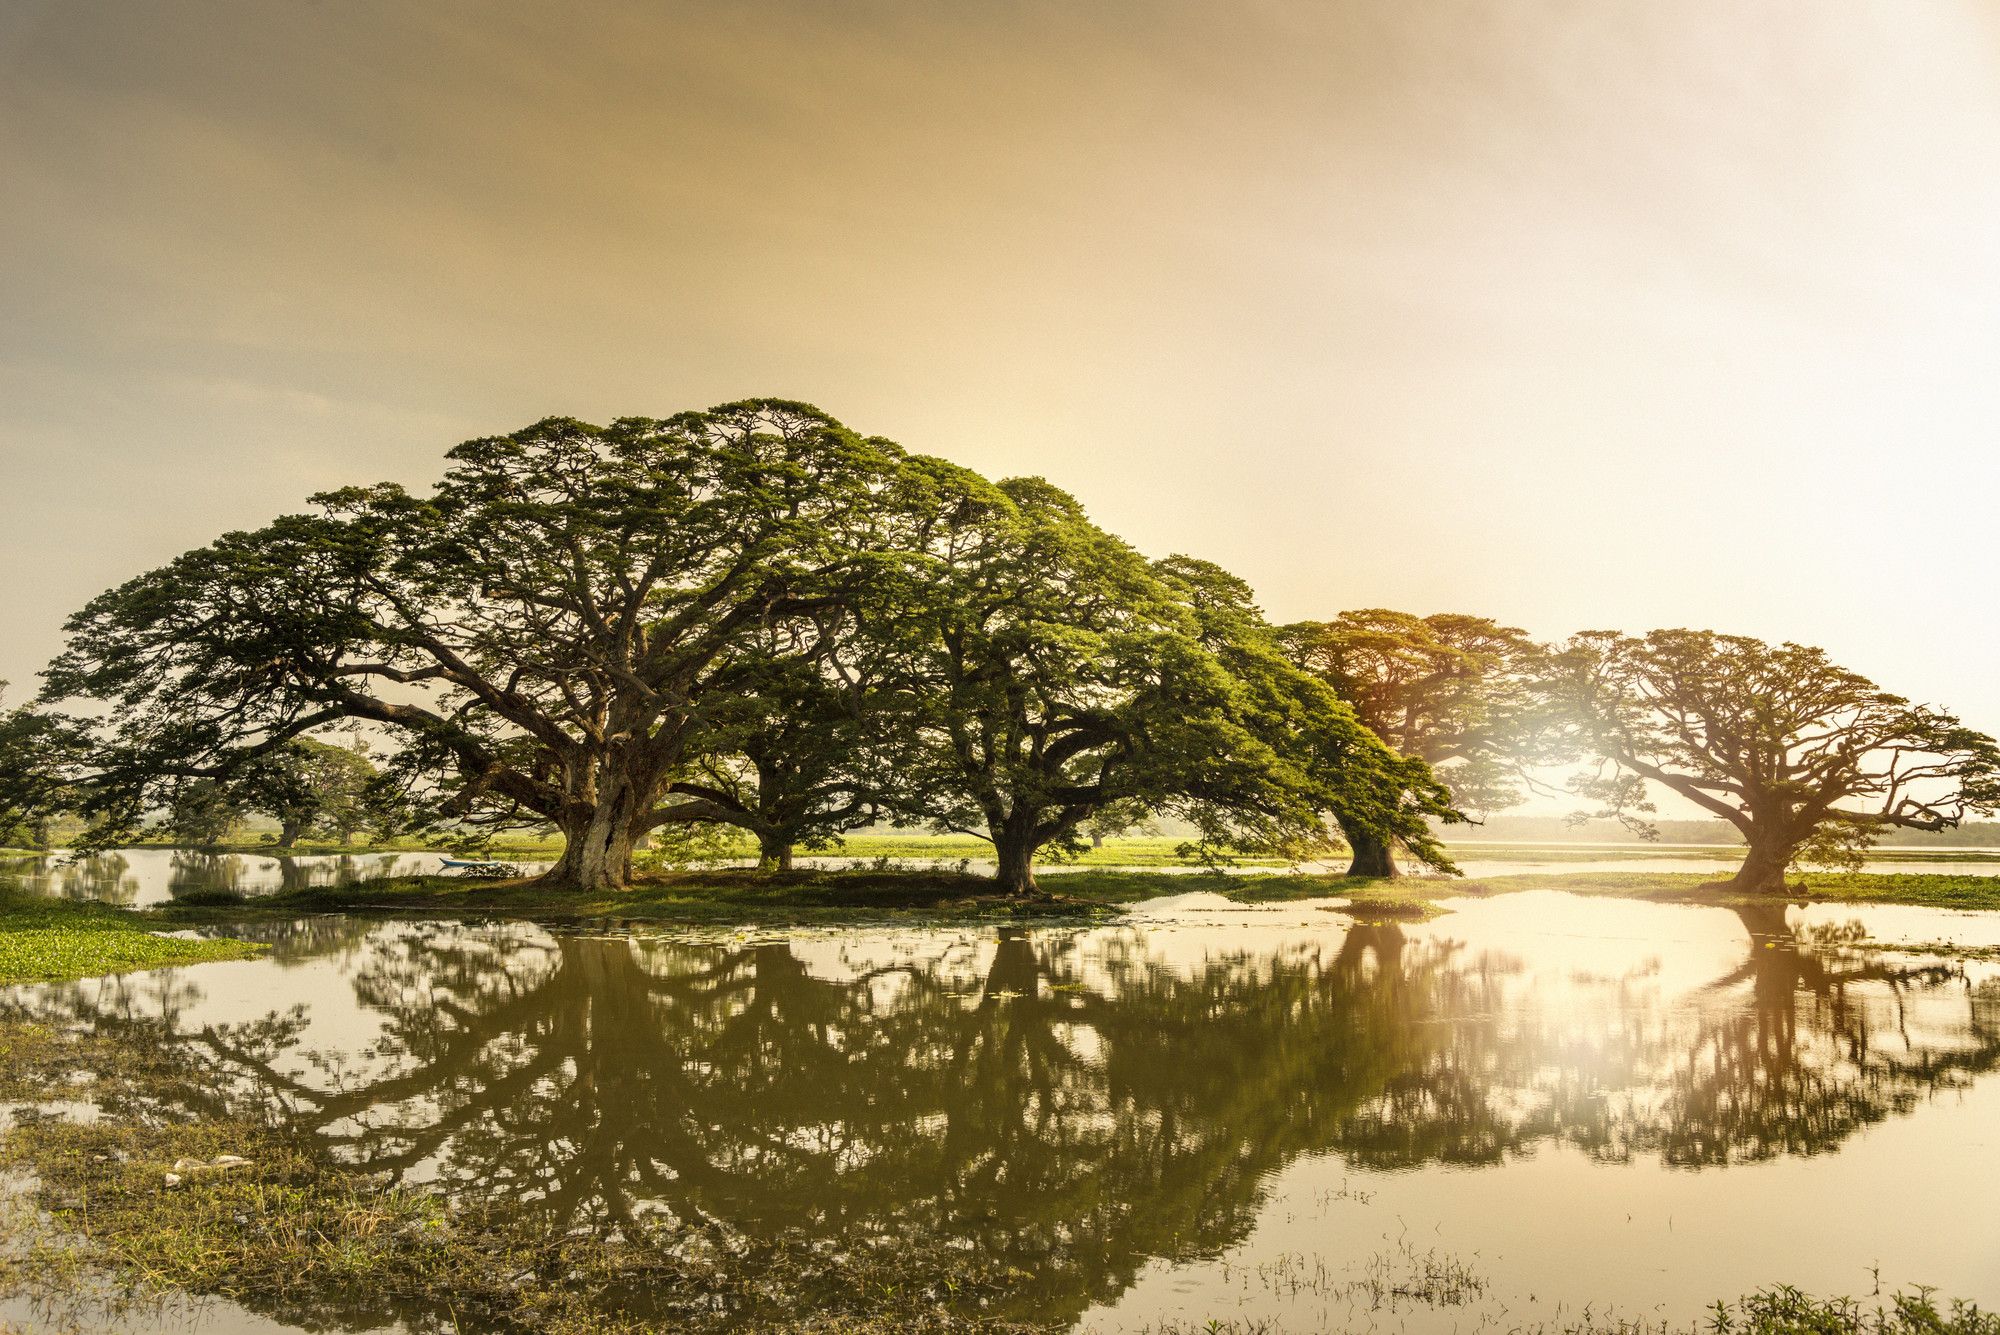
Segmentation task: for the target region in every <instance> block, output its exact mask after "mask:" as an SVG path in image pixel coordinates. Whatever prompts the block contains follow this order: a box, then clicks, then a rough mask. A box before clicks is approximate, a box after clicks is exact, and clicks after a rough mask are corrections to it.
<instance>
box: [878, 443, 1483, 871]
mask: <svg viewBox="0 0 2000 1335" xmlns="http://www.w3.org/2000/svg"><path fill="white" fill-rule="evenodd" d="M922 462H923V465H924V466H925V467H926V468H927V469H928V471H929V474H930V477H931V486H930V490H929V492H928V514H927V515H926V516H925V517H923V518H922V519H921V520H920V521H917V522H915V523H914V524H913V539H914V543H913V550H915V551H917V552H920V553H921V554H922V556H923V557H924V560H923V561H921V562H913V563H912V564H910V565H908V566H906V567H904V568H903V569H902V572H901V575H902V578H901V581H900V582H899V583H898V584H896V585H885V586H883V587H882V588H881V589H879V590H878V591H877V592H878V595H879V597H878V599H877V601H875V602H873V603H871V604H868V605H867V606H865V607H864V608H863V610H862V611H861V613H860V614H859V615H860V626H859V635H858V639H859V640H860V641H862V642H864V643H867V642H876V643H881V644H885V645H887V646H889V652H888V653H887V654H886V655H885V656H884V657H885V660H886V661H887V662H888V663H889V664H890V668H889V671H890V672H891V673H892V675H893V676H894V678H895V679H896V680H898V681H900V682H902V683H904V684H905V687H906V689H907V692H908V696H909V700H910V706H909V707H910V710H911V719H912V722H913V724H914V728H915V732H916V735H917V737H918V739H919V744H918V746H917V749H916V750H915V752H914V753H913V755H912V758H911V760H910V761H909V762H908V763H907V764H906V765H904V766H903V767H901V769H900V770H899V774H900V778H901V786H900V789H899V792H898V795H897V798H896V801H897V803H898V805H899V806H900V808H901V809H902V810H903V811H905V812H909V813H913V814H915V815H918V816H921V817H923V818H926V819H928V820H930V821H931V822H933V823H934V824H936V825H938V826H940V827H942V828H945V829H950V830H958V831H964V832H967V833H974V834H979V835H981V836H982V837H985V838H988V839H990V840H991V841H992V843H993V847H994V855H995V858H996V861H997V863H998V867H999V879H1000V882H1001V884H1002V886H1003V887H1005V888H1007V889H1009V890H1024V889H1028V888H1032V887H1033V885H1034V866H1035V860H1036V858H1037V856H1038V854H1039V853H1040V852H1041V851H1042V850H1043V849H1045V848H1049V847H1051V846H1053V847H1054V848H1056V849H1058V850H1062V851H1072V850H1074V849H1076V848H1077V847H1078V846H1079V840H1080V833H1079V832H1080V830H1081V829H1082V827H1083V826H1084V824H1085V822H1087V821H1089V820H1090V819H1092V818H1093V817H1095V816H1097V815H1098V814H1099V813H1102V812H1106V811H1123V812H1131V811H1138V810H1150V811H1169V812H1173V813H1176V814H1179V815H1182V816H1184V817H1186V818H1189V819H1191V820H1193V821H1195V822H1196V823H1197V824H1198V826H1199V827H1200V828H1201V829H1202V831H1203V833H1204V835H1205V840H1204V842H1206V843H1208V844H1210V845H1211V846H1213V845H1222V844H1233V845H1236V846H1238V847H1245V846H1260V847H1272V846H1283V845H1285V844H1286V843H1287V842H1289V841H1293V840H1296V839H1298V838H1300V837H1304V836H1306V835H1308V834H1309V833H1310V832H1311V831H1314V830H1316V829H1318V828H1319V826H1320V822H1321V818H1322V813H1323V812H1324V811H1325V810H1327V809H1328V808H1329V807H1330V806H1331V805H1333V803H1334V802H1335V801H1336V798H1335V797H1334V796H1333V794H1334V793H1335V792H1336V791H1337V792H1338V793H1340V794H1341V795H1342V798H1344V800H1346V801H1347V802H1348V803H1349V804H1350V805H1351V806H1352V807H1353V808H1354V812H1355V819H1356V820H1357V821H1361V820H1371V821H1373V822H1374V823H1375V827H1376V828H1379V829H1381V830H1383V831H1384V837H1393V836H1394V835H1395V834H1407V835H1408V836H1409V837H1410V838H1411V839H1412V840H1413V841H1415V842H1416V843H1417V845H1418V846H1419V847H1421V848H1424V849H1425V851H1426V852H1427V853H1434V854H1435V856H1436V860H1438V861H1439V862H1440V863H1442V862H1443V857H1442V852H1441V850H1437V849H1436V847H1435V844H1434V843H1431V842H1430V841H1429V840H1428V832H1427V827H1426V826H1425V825H1424V822H1423V820H1422V814H1421V813H1422V812H1423V811H1436V812H1438V813H1440V814H1442V813H1443V812H1444V811H1446V810H1447V807H1446V805H1445V801H1444V794H1443V790H1442V789H1440V788H1438V787H1437V786H1436V784H1435V783H1434V782H1433V781H1432V780H1431V779H1430V777H1429V773H1428V770H1427V769H1426V768H1425V767H1424V765H1423V764H1422V762H1420V761H1417V762H1411V763H1409V764H1404V763H1402V762H1401V761H1400V760H1399V759H1398V758H1397V757H1395V756H1394V755H1393V754H1391V753H1390V752H1389V751H1388V750H1387V749H1386V748H1384V747H1383V746H1382V745H1381V743H1380V742H1379V741H1377V740H1376V739H1375V738H1374V737H1373V736H1372V735H1371V734H1369V733H1368V731H1367V730H1366V729H1365V728H1364V727H1362V726H1361V724H1360V723H1359V722H1358V721H1357V720H1356V719H1355V717H1354V715H1353V712H1352V711H1351V710H1349V709H1348V708H1347V707H1346V706H1345V705H1343V704H1341V703H1340V702H1339V701H1338V700H1337V699H1335V698H1334V697H1333V696H1332V694H1331V693H1330V692H1328V691H1326V690H1324V689H1322V688H1319V687H1318V686H1317V684H1316V683H1314V682H1312V681H1311V680H1310V679H1308V678H1307V677H1305V676H1304V674H1302V673H1299V672H1297V671H1296V670H1294V669H1292V668H1291V667H1290V666H1289V665H1288V664H1286V663H1285V662H1284V661H1283V659H1282V658H1281V657H1280V656H1279V655H1278V654H1277V652H1276V646H1275V642H1274V640H1273V639H1272V637H1271V635H1270V632H1269V628H1268V627H1267V626H1265V625H1264V624H1263V622H1262V619H1261V617H1260V616H1259V615H1258V614H1257V613H1256V611H1255V609H1254V607H1252V606H1250V604H1249V591H1248V589H1247V587H1246V586H1244V585H1242V583H1241V581H1238V580H1235V579H1234V578H1233V577H1231V576H1228V575H1226V574H1224V573H1223V572H1221V571H1220V570H1218V569H1217V568H1216V567H1214V566H1211V565H1208V564H1207V563H1204V562H1194V561H1190V560H1188V559H1186V558H1173V559H1171V560H1169V561H1165V562H1159V563H1149V562H1148V561H1146V559H1145V558H1144V557H1142V556H1140V555H1139V554H1138V553H1137V552H1135V551H1134V550H1132V548H1130V547H1129V546H1127V545H1126V544H1125V543H1123V542H1122V541H1120V540H1119V539H1117V538H1115V537H1113V536H1112V535H1111V534H1109V533H1106V532H1105V531H1104V530H1102V529H1100V528H1098V527H1097V526H1096V525H1095V524H1093V523H1091V522H1090V520H1089V518H1088V517H1087V516H1086V515H1085V514H1084V512H1083V509H1082V507H1081V506H1080V505H1078V504H1077V502H1076V501H1075V499H1074V498H1072V497H1070V496H1069V495H1067V494H1065V493H1064V492H1062V491H1060V490H1059V489H1057V488H1056V487H1054V486H1052V485H1050V484H1049V483H1048V482H1046V481H1043V480H1042V479H1040V478H1019V479H1014V480H1011V481H1007V482H1002V483H999V484H997V485H994V484H988V483H986V482H985V481H984V480H983V479H980V478H978V477H977V476H976V475H973V474H970V473H968V472H966V471H965V470H962V469H956V468H953V467H952V466H950V465H946V464H941V463H938V462H937V461H922ZM915 494H916V493H915V492H913V495H915ZM915 508H916V507H914V506H913V510H914V509H915Z"/></svg>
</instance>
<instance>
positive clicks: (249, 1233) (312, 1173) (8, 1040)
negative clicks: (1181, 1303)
mask: <svg viewBox="0 0 2000 1335" xmlns="http://www.w3.org/2000/svg"><path fill="white" fill-rule="evenodd" d="M79 1070H88V1071H90V1072H92V1073H93V1074H94V1076H95V1079H94V1080H92V1081H91V1082H90V1084H89V1094H90V1097H91V1099H92V1100H93V1101H94V1103H95V1104H96V1105H97V1107H98V1108H99V1109H101V1110H103V1114H104V1115H102V1116H100V1117H99V1118H97V1119H96V1120H94V1121H83V1122H78V1121H71V1120H68V1119H66V1118H63V1117H59V1116H38V1115H36V1113H35V1110H34V1109H33V1108H32V1107H31V1108H29V1109H26V1110H24V1111H17V1113H16V1114H15V1119H16V1123H17V1124H16V1125H15V1126H14V1127H13V1129H12V1130H11V1131H9V1132H8V1133H7V1135H6V1137H5V1138H4V1140H0V1167H5V1168H8V1169H12V1170H15V1171H26V1172H28V1173H31V1174H32V1175H33V1181H34V1183H35V1186H34V1188H33V1192H34V1205H35V1206H36V1207H37V1208H38V1209H39V1211H40V1212H42V1221H41V1224H40V1226H39V1228H38V1229H37V1228H34V1227H23V1226H19V1225H17V1227H16V1230H15V1232H16V1236H15V1237H14V1238H13V1239H11V1240H10V1241H11V1242H12V1243H13V1245H12V1246H10V1247H8V1248H6V1249H0V1291H5V1292H7V1293H10V1294H15V1295H25V1296H29V1297H32V1298H36V1299H37V1300H47V1301H57V1300H60V1299H61V1298H63V1297H64V1296H65V1295H70V1294H78V1293H86V1294H87V1293H93V1292H102V1291H103V1290H104V1289H105V1287H106V1286H105V1280H106V1279H107V1278H108V1279H110V1280H112V1281H115V1283H116V1285H118V1286H121V1287H122V1288H123V1289H124V1290H125V1291H126V1292H127V1293H129V1294H131V1295H133V1296H137V1297H143V1296H145V1295H146V1294H148V1293H156V1292H160V1291H180V1292H187V1293H191V1294H195V1295H220V1296H224V1297H227V1298H230V1299H232V1300H234V1301H236V1302H238V1303H241V1304H243V1305H244V1306H246V1307H248V1308H250V1309H251V1310H253V1311H257V1312H261V1313H264V1314H267V1315H271V1316H274V1317H276V1318H278V1319H280V1320H285V1321H289V1322H292V1323H296V1324H303V1325H306V1326H308V1327H318V1326H323V1325H333V1324H338V1325H344V1326H348V1327H370V1328H372V1327H375V1326H380V1325H385V1324H389V1323H391V1322H402V1323H404V1324H405V1325H406V1326H408V1327H409V1328H412V1329H417V1330H427V1329H428V1330H440V1331H441V1330H466V1329H487V1330H494V1329H502V1328H513V1329H518V1328H523V1327H528V1326H533V1327H536V1328H538V1329H541V1330H545V1331H550V1332H555V1333H557V1335H571V1333H572V1332H574V1333H575V1335H582V1332H599V1331H610V1332H621V1331H634V1332H637V1331H650V1330H673V1331H686V1332H692V1333H694V1335H700V1333H701V1332H708V1331H722V1330H738V1331H740V1330H760V1331H772V1332H790V1331H797V1332H806V1331H815V1332H836V1331H838V1332H851V1335H887V1332H891V1331H898V1332H900V1331H911V1332H919V1333H922V1332H935V1333H936V1335H947V1333H949V1332H973V1331H980V1332H990V1333H991V1335H1007V1333H1008V1332H1029V1331H1036V1330H1039V1329H1041V1328H1040V1327H1036V1326H1033V1325H1026V1324H1021V1323H1018V1322H1010V1321H1000V1320H995V1319H991V1318H987V1317H984V1316H981V1315H979V1313H978V1308H979V1305H980V1301H981V1299H982V1298H986V1297H987V1296H988V1295H993V1294H1001V1293H1004V1292H1005V1291H1006V1290H1007V1289H1009V1288H1010V1287H1012V1286H1016V1285H1017V1282H1018V1280H1019V1279H1021V1278H1023V1276H1020V1275H1018V1274H1017V1273H1016V1272H1012V1271H1009V1270H1007V1269H1006V1268H1005V1267H1003V1266H997V1265H995V1264H993V1263H991V1262H988V1261H985V1260H982V1259H981V1258H979V1257H976V1256H972V1255H968V1254H966V1253H964V1252H962V1251H958V1250H955V1249H944V1248H927V1247H925V1246H923V1245H920V1244H912V1245H899V1246H895V1247H889V1248H871V1247H865V1246H854V1247H851V1248H845V1249H843V1248H838V1247H835V1246H834V1245H832V1243H831V1242H830V1241H828V1240H825V1239H811V1238H805V1237H789V1238H779V1239H777V1240H768V1241H767V1240H756V1239H749V1238H745V1237H742V1236H741V1235H732V1234H728V1233H726V1232H724V1231H721V1230H719V1229H717V1228H716V1227H714V1226H696V1227H690V1226H685V1225H681V1224H678V1223H674V1222H659V1223H657V1224H655V1223H651V1222H647V1221H636V1222H635V1221H627V1224H626V1227H625V1229H624V1231H623V1232H622V1233H620V1232H616V1231H613V1230H609V1229H605V1230H603V1231H599V1230H595V1229H588V1228H585V1229H577V1228H564V1227H562V1226H560V1225H551V1224H548V1223H544V1222H541V1221H538V1220H537V1219H536V1218H534V1217H533V1216H530V1215H526V1214H524V1213H523V1212H522V1211H520V1210H519V1209H518V1208H516V1206H515V1203H514V1202H513V1201H511V1200H507V1199H494V1200H482V1199H457V1200H455V1199H449V1198H447V1197H446V1196H444V1195H442V1194H440V1193H438V1192H435V1191H431V1190H427V1189H422V1188H417V1189H410V1188H394V1187H389V1186H386V1185H385V1184H384V1183H383V1181H382V1180H380V1179H378V1178H375V1177H372V1176H370V1175H368V1174H366V1173H364V1172H361V1171H359V1170H358V1169H355V1168H352V1167H348V1166H344V1165H342V1164H339V1163H336V1162H335V1161H334V1160H333V1159H332V1158H331V1157H330V1156H329V1154H328V1153H327V1151H326V1149H325V1148H324V1146H323V1145H321V1144H320V1143H319V1142H317V1141H315V1140H313V1139H312V1138H310V1137H308V1136H304V1135H299V1134H294V1133H292V1132H290V1131H288V1130H286V1129H285V1128H283V1127H282V1126H279V1125H275V1124H272V1123H268V1122H264V1121H260V1120H257V1119H254V1118H248V1117H243V1116H237V1115H232V1114H230V1113H229V1112H227V1111H226V1110H225V1109H224V1106H223V1104H222V1102H221V1100H220V1098H219V1094H218V1091H216V1090H215V1089H213V1088H211V1087H209V1086H208V1085H207V1084H206V1083H205V1080H204V1077H203V1076H202V1075H201V1074H200V1073H199V1072H197V1071H195V1070H193V1069H191V1068H185V1067H179V1066H176V1065H175V1059H174V1058H172V1057H171V1056H168V1055H166V1054H165V1053H163V1052H161V1051H160V1050H159V1049H157V1048H154V1049H150V1050H149V1049H143V1048H139V1047H137V1046H136V1045H121V1044H120V1043H118V1042H116V1041H114V1040H110V1039H106V1038H101V1037H94V1038H72V1037H67V1036H64V1035H61V1034H57V1033H55V1032H53V1031H50V1030H48V1029H45V1028H42V1027H39V1026H35V1025H31V1024H22V1023H17V1022H0V1097H5V1098H7V1099H9V1100H14V1101H20V1100H31V1101H40V1100H47V1099H50V1098H73V1097H74V1096H75V1092H76V1091H77V1089H78V1086H77V1084H76V1083H75V1082H74V1081H73V1080H72V1079H71V1076H72V1074H73V1073H74V1072H76V1071H79ZM23 1234H28V1235H29V1236H22V1235H23Z"/></svg>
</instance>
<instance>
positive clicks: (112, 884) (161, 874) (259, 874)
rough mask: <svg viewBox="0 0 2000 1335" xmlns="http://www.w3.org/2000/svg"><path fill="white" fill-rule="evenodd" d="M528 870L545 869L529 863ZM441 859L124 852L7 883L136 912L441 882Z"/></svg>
mask: <svg viewBox="0 0 2000 1335" xmlns="http://www.w3.org/2000/svg"><path fill="white" fill-rule="evenodd" d="M522 865H523V867H524V868H526V867H536V866H540V865H543V864H539V863H524V864H522ZM442 870H444V864H443V862H442V861H441V860H440V859H439V855H438V854H436V853H328V854H311V855H307V856H301V857H290V856H287V857H280V856H277V855H276V854H271V853H203V852H200V851H198V850H196V849H190V848H120V849H114V850H113V851H111V852H108V853H100V854H98V855H96V856H94V857H87V858H77V859H74V860H72V859H71V858H70V857H69V856H68V855H66V854H62V853H57V854H56V855H54V856H52V857H17V858H0V876H4V877H6V878H7V879H8V880H10V881H12V882H14V883H16V884H19V885H22V886H25V887H27V888H29V889H32V890H34V891H37V892H39V893H41V894H45V895H56V896H59V897H61V898H64V899H95V900H101V901H103V902H105V903H108V904H122V905H124V906H126V907H128V908H148V907H151V906H153V905H157V904H166V903H170V902H172V901H173V900H175V899H178V898H180V897H181V896H183V895H188V894H193V893H198V892H202V891H217V890H226V891H231V892H234V893H236V894H239V895H268V894H272V893H275V892H276V891H280V890H300V889H305V888H307V887H310V886H320V885H354V884H356V883H358V882H361V881H372V880H378V879H380V878H381V877H384V876H424V875H431V876H434V875H436V874H438V873H439V872H440V871H442Z"/></svg>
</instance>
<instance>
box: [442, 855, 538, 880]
mask: <svg viewBox="0 0 2000 1335" xmlns="http://www.w3.org/2000/svg"><path fill="white" fill-rule="evenodd" d="M438 861H439V862H442V863H443V864H444V865H445V866H447V867H450V868H452V869H454V870H455V871H457V872H458V874H459V875H460V876H496V877H506V876H519V875H520V874H521V869H520V868H519V867H516V866H515V865H514V864H513V863H511V862H471V861H466V860H463V859H460V858H447V857H442V856H441V857H439V858H438Z"/></svg>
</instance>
